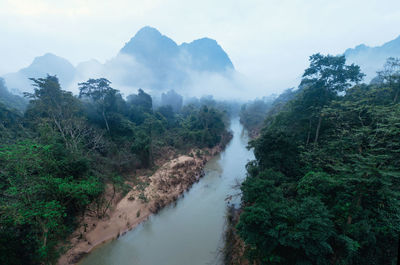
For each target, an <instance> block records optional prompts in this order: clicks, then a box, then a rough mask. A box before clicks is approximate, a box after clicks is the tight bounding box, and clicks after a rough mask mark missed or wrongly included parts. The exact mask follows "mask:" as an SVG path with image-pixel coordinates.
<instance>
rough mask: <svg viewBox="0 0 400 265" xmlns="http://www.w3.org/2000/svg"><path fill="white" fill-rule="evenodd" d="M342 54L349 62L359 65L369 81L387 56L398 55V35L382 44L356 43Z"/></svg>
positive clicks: (399, 44)
mask: <svg viewBox="0 0 400 265" xmlns="http://www.w3.org/2000/svg"><path fill="white" fill-rule="evenodd" d="M344 55H345V56H346V59H347V60H348V61H349V62H351V63H355V64H357V65H359V66H360V67H361V70H362V72H363V73H365V74H366V75H367V76H366V78H365V80H366V81H370V80H371V79H372V78H374V77H375V76H376V72H377V71H379V70H381V69H382V67H383V65H384V63H385V62H386V59H387V58H389V57H400V36H399V37H397V38H396V39H394V40H392V41H389V42H387V43H385V44H383V45H382V46H376V47H369V46H366V45H365V44H361V45H358V46H356V47H355V48H353V49H347V50H346V51H345V53H344Z"/></svg>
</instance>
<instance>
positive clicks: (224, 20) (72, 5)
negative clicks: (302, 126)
mask: <svg viewBox="0 0 400 265" xmlns="http://www.w3.org/2000/svg"><path fill="white" fill-rule="evenodd" d="M146 25H149V26H153V27H156V28H157V29H159V30H160V31H161V33H163V34H164V35H167V36H169V37H170V38H172V39H174V40H175V41H176V42H177V43H178V44H180V43H182V42H190V41H192V40H194V39H197V38H201V37H205V36H206V37H210V38H213V39H216V40H217V41H218V43H219V44H220V45H221V46H222V47H223V48H224V49H225V51H226V52H227V53H228V55H229V56H230V58H231V60H232V62H233V64H234V65H235V67H236V69H237V70H238V71H239V72H241V73H243V74H244V75H246V76H247V77H249V78H251V79H252V80H254V81H256V82H258V83H259V85H260V90H262V91H260V93H261V94H268V93H270V92H272V91H276V92H280V91H282V90H283V89H284V88H287V87H290V86H294V85H296V84H297V83H298V82H299V80H300V76H301V74H302V71H303V70H304V69H305V67H306V66H307V60H308V56H309V55H311V54H313V53H316V52H322V53H331V54H339V53H343V52H344V50H345V49H346V48H349V47H354V46H356V45H358V44H360V43H365V44H367V45H370V46H376V45H381V44H383V43H384V42H387V41H389V40H392V39H394V38H396V37H397V36H398V35H400V0H379V1H378V0H329V1H328V0H196V1H192V0H165V1H161V0H147V1H146V0H108V1H106V0H0V36H1V37H0V59H1V60H0V75H1V74H4V73H8V72H13V71H17V70H18V69H20V68H22V67H25V66H27V65H28V64H29V63H30V62H31V61H32V60H33V58H34V57H36V56H39V55H43V54H44V53H46V52H52V53H54V54H56V55H58V56H62V57H64V58H66V59H68V60H70V61H71V62H72V63H73V64H74V65H76V64H77V63H79V62H81V61H85V60H88V59H91V58H95V59H97V60H99V61H100V62H105V61H106V60H107V59H109V58H111V57H113V56H115V55H116V53H117V52H118V51H119V49H120V48H121V47H122V46H123V45H124V43H125V42H127V41H128V40H129V39H130V38H131V37H132V36H133V35H134V34H135V33H136V32H137V31H138V30H139V29H140V28H141V27H143V26H146Z"/></svg>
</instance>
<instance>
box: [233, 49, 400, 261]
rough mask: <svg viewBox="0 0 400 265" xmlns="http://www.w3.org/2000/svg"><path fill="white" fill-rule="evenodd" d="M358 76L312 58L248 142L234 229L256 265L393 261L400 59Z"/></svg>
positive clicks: (399, 222)
mask: <svg viewBox="0 0 400 265" xmlns="http://www.w3.org/2000/svg"><path fill="white" fill-rule="evenodd" d="M362 78H363V74H362V73H361V72H360V68H359V67H358V66H356V65H347V64H346V60H345V57H344V56H330V55H328V56H324V55H321V54H315V55H313V56H311V57H310V66H309V68H307V69H306V70H305V72H304V75H303V78H302V81H301V84H300V86H299V89H298V90H296V91H297V92H296V93H295V95H294V97H293V99H291V100H290V101H288V102H287V103H286V104H284V105H283V106H282V105H279V107H278V108H273V107H272V108H271V109H270V111H269V114H268V115H267V118H266V120H265V121H264V127H263V129H262V130H261V133H260V136H259V137H258V138H256V139H255V140H253V141H251V142H250V144H249V147H251V148H254V153H255V157H256V159H255V160H254V161H252V162H250V163H249V164H248V165H247V171H248V176H247V178H246V180H245V181H244V183H243V184H242V186H241V190H242V195H243V197H242V212H241V215H240V219H239V222H238V224H237V226H236V228H237V232H238V235H239V236H240V237H241V238H242V239H243V241H244V242H245V245H246V247H245V254H246V256H247V258H248V259H249V260H250V261H251V262H252V263H251V264H285V265H290V264H304V265H305V264H310V265H311V264H320V265H322V264H395V263H396V260H397V253H398V250H397V248H398V244H399V237H400V180H399V176H400V137H399V136H400V102H399V92H400V61H399V60H398V59H394V58H390V59H388V61H387V63H386V64H385V66H384V69H383V70H382V71H380V72H378V78H376V79H375V81H374V82H373V83H372V84H369V85H366V84H360V81H361V80H362ZM242 119H245V116H242ZM247 122H250V123H252V122H253V121H251V120H249V119H247Z"/></svg>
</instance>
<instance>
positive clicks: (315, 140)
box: [314, 114, 322, 145]
mask: <svg viewBox="0 0 400 265" xmlns="http://www.w3.org/2000/svg"><path fill="white" fill-rule="evenodd" d="M321 122H322V114H320V115H319V118H318V126H317V131H316V132H315V139H314V145H316V144H317V142H318V137H319V129H320V128H321Z"/></svg>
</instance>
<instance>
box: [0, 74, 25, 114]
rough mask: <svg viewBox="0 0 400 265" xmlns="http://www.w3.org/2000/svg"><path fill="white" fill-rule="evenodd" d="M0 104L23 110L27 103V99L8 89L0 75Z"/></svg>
mask: <svg viewBox="0 0 400 265" xmlns="http://www.w3.org/2000/svg"><path fill="white" fill-rule="evenodd" d="M0 104H3V105H4V106H7V107H8V108H10V109H16V110H18V111H20V112H23V111H24V110H25V107H26V105H27V104H28V100H27V99H26V98H23V97H20V96H18V95H14V94H12V93H11V92H10V91H8V89H7V87H6V85H5V82H4V79H3V78H1V77H0Z"/></svg>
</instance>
